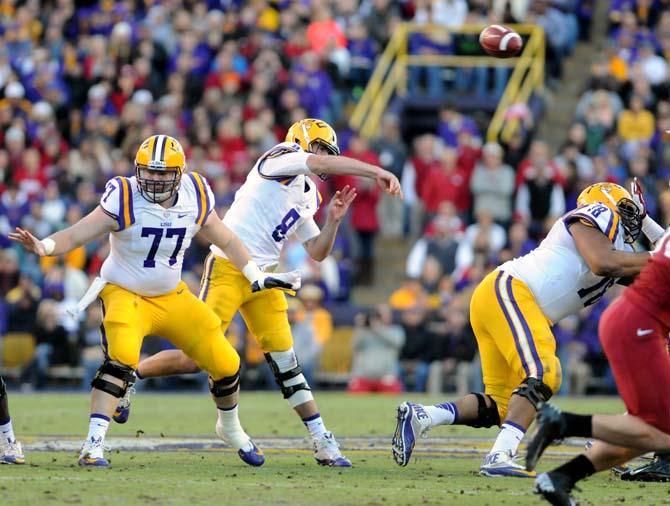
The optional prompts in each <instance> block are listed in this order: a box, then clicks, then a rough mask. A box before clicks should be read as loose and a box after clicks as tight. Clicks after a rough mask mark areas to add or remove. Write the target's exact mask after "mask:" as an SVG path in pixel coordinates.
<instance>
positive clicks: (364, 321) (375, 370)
mask: <svg viewBox="0 0 670 506" xmlns="http://www.w3.org/2000/svg"><path fill="white" fill-rule="evenodd" d="M355 323H356V328H355V330H354V338H353V339H354V343H353V352H354V356H353V362H352V365H351V380H350V381H349V386H348V390H349V392H352V393H367V392H380V393H400V392H402V390H403V385H402V383H401V382H400V380H399V378H398V371H399V367H400V363H399V361H398V355H399V352H400V349H401V348H402V347H403V344H404V342H405V334H404V330H403V329H402V327H400V326H398V325H393V323H392V316H391V310H390V309H389V307H388V306H385V305H379V306H377V307H376V308H374V309H372V310H371V311H369V312H368V313H362V314H359V315H357V316H356V322H355Z"/></svg>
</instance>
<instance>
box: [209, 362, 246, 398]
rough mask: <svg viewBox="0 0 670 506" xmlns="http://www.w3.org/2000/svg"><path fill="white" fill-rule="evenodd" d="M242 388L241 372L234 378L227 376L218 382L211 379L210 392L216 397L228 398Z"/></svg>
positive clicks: (233, 376) (234, 375)
mask: <svg viewBox="0 0 670 506" xmlns="http://www.w3.org/2000/svg"><path fill="white" fill-rule="evenodd" d="M239 387H240V370H239V369H238V370H237V372H236V373H235V374H233V375H232V376H226V377H225V378H221V379H218V380H214V379H212V377H211V376H210V377H209V391H210V392H212V395H213V396H214V397H227V396H229V395H232V394H234V393H235V392H237V390H238V388H239Z"/></svg>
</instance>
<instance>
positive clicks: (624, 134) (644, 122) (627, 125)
mask: <svg viewBox="0 0 670 506" xmlns="http://www.w3.org/2000/svg"><path fill="white" fill-rule="evenodd" d="M654 130H655V128H654V115H653V114H652V113H651V112H650V111H648V110H646V109H645V108H644V103H643V101H642V99H641V98H640V97H639V96H637V95H635V96H633V97H631V99H630V108H629V109H626V110H625V111H623V112H622V113H621V114H620V115H619V120H618V124H617V132H618V134H619V136H620V137H621V140H622V141H624V143H627V144H628V145H629V152H630V150H631V149H634V148H635V147H636V146H638V145H639V143H641V142H644V143H648V142H650V141H651V138H652V137H653V135H654Z"/></svg>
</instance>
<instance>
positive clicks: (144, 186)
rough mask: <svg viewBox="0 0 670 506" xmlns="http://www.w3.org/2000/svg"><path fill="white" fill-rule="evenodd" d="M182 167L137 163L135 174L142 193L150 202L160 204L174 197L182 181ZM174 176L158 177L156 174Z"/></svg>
mask: <svg viewBox="0 0 670 506" xmlns="http://www.w3.org/2000/svg"><path fill="white" fill-rule="evenodd" d="M181 172H182V171H181V168H180V167H158V166H146V165H138V164H135V176H136V178H137V183H138V185H139V187H140V194H141V195H142V197H144V198H145V199H146V200H148V201H149V202H152V203H154V204H160V203H162V202H165V201H166V200H168V199H169V198H170V197H172V196H173V195H174V194H175V193H176V192H177V190H179V185H180V183H181ZM158 174H160V175H170V176H172V177H167V176H164V177H158V178H157V177H156V175H158Z"/></svg>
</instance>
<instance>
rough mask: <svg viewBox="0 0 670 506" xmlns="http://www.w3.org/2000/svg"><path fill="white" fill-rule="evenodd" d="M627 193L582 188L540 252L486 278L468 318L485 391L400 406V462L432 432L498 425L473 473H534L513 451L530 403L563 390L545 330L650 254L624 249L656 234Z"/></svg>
mask: <svg viewBox="0 0 670 506" xmlns="http://www.w3.org/2000/svg"><path fill="white" fill-rule="evenodd" d="M633 194H634V195H635V197H631V195H630V193H628V192H627V191H626V190H625V189H624V188H622V187H621V186H619V185H615V184H610V183H597V184H594V185H591V186H589V187H588V188H586V189H585V190H584V191H583V192H582V193H581V194H580V195H579V197H578V198H577V206H578V207H577V209H575V210H574V211H572V212H570V213H568V214H566V215H565V216H564V217H563V218H562V219H560V220H558V221H557V222H556V223H555V224H554V225H553V227H552V228H551V230H550V231H549V234H548V235H547V237H546V238H545V239H544V240H543V241H542V243H541V244H540V246H539V247H538V248H536V249H535V250H533V251H531V252H530V253H528V254H527V255H524V256H522V257H520V258H516V259H514V260H511V261H509V262H506V263H504V264H502V265H501V266H500V267H498V268H497V269H496V270H494V271H493V272H491V273H490V274H489V275H488V276H486V278H484V280H483V281H482V282H481V283H480V284H479V286H478V287H477V288H476V289H475V291H474V294H473V296H472V301H471V304H470V320H471V323H472V328H473V330H474V332H475V336H476V338H477V345H478V347H479V353H480V356H481V361H482V373H483V379H484V385H485V387H486V388H485V390H486V391H485V393H472V394H469V395H467V396H465V397H463V398H461V399H459V400H457V401H455V402H447V403H444V404H439V405H436V406H422V405H420V404H413V403H410V402H405V403H403V404H401V405H400V406H399V407H398V423H397V426H396V431H395V435H394V436H393V445H392V446H393V456H394V458H395V460H396V462H397V463H398V465H401V466H405V465H407V464H408V462H409V459H410V456H411V454H412V450H413V448H414V444H415V442H416V438H417V437H418V436H419V435H423V434H425V432H426V431H427V430H428V429H430V428H431V427H434V426H436V425H451V424H460V425H469V426H471V427H492V426H494V425H497V426H500V432H499V433H498V437H497V439H496V441H495V444H494V445H493V447H492V449H491V450H490V452H489V454H488V455H486V457H485V458H484V461H483V462H482V465H481V467H480V473H481V474H483V475H485V476H516V477H532V476H534V475H535V473H534V472H528V471H526V469H525V467H524V466H522V465H520V464H519V463H517V462H516V459H517V449H518V447H519V443H520V442H521V439H522V438H523V436H524V434H525V431H526V429H527V428H528V426H529V425H530V423H531V422H532V420H533V418H534V416H535V413H536V412H537V409H538V405H539V404H540V403H542V402H545V401H547V400H548V399H549V398H550V397H551V396H552V395H553V394H554V393H555V392H556V391H557V390H558V389H559V387H560V384H561V365H560V362H559V360H558V358H557V357H556V341H555V339H554V336H553V334H552V332H551V325H552V324H553V323H556V322H558V321H559V320H561V319H562V318H564V317H565V316H568V315H570V314H574V313H576V312H577V311H579V310H580V309H582V308H584V307H587V306H590V305H591V304H594V303H595V302H597V301H598V300H599V299H600V297H602V295H603V294H604V293H605V292H606V291H607V290H608V289H609V288H610V287H611V286H612V285H613V284H614V283H615V282H617V281H618V280H619V278H630V277H633V276H635V275H636V274H638V273H639V272H640V271H641V270H642V268H643V267H644V266H645V264H646V263H647V260H648V259H649V253H648V252H643V253H634V252H633V248H632V246H631V244H632V243H633V242H635V240H636V239H637V238H638V236H639V234H640V232H641V231H643V232H644V233H645V235H646V236H647V238H648V239H649V240H650V241H651V242H652V243H654V242H655V241H657V240H658V239H659V238H660V237H661V236H662V235H663V232H664V231H663V228H662V227H660V226H659V225H658V224H657V223H656V222H654V220H652V219H651V218H650V217H648V216H646V209H645V205H644V200H643V198H642V189H641V188H640V186H639V184H638V183H637V181H635V182H634V183H633ZM633 199H634V200H633Z"/></svg>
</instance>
